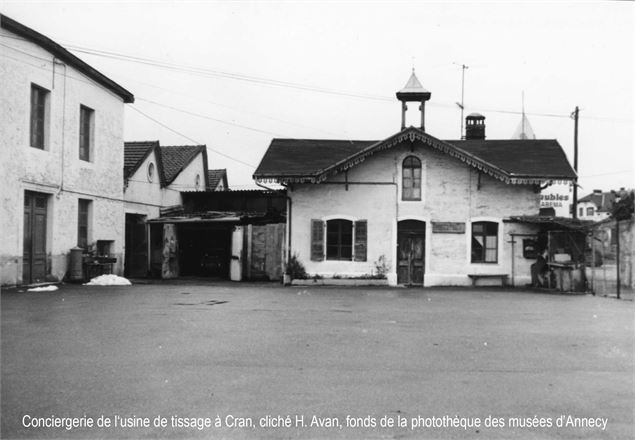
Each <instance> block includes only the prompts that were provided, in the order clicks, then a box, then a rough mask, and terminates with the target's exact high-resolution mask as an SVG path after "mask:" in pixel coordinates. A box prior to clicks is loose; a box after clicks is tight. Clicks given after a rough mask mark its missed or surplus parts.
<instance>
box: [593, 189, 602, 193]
mask: <svg viewBox="0 0 635 440" xmlns="http://www.w3.org/2000/svg"><path fill="white" fill-rule="evenodd" d="M593 193H594V194H602V190H601V189H594V190H593Z"/></svg>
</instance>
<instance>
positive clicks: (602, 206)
mask: <svg viewBox="0 0 635 440" xmlns="http://www.w3.org/2000/svg"><path fill="white" fill-rule="evenodd" d="M615 198H616V197H615V193H614V192H612V191H611V192H595V191H594V192H592V193H591V194H589V195H586V196H584V197H582V198H581V199H580V200H578V203H584V202H591V203H593V204H594V205H595V206H596V207H597V210H598V211H600V212H611V210H612V209H613V204H614V203H615Z"/></svg>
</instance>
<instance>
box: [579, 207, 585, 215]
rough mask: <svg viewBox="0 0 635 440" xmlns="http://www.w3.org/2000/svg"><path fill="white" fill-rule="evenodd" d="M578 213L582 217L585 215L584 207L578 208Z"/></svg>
mask: <svg viewBox="0 0 635 440" xmlns="http://www.w3.org/2000/svg"><path fill="white" fill-rule="evenodd" d="M578 215H579V216H580V217H582V216H583V215H584V208H580V209H578Z"/></svg>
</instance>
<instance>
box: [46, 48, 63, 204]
mask: <svg viewBox="0 0 635 440" xmlns="http://www.w3.org/2000/svg"><path fill="white" fill-rule="evenodd" d="M56 64H59V65H60V66H64V87H63V90H62V144H61V145H60V150H61V153H62V157H61V159H62V160H61V165H60V185H59V188H58V190H57V194H56V197H57V198H59V197H60V194H61V193H62V191H64V142H65V136H64V135H65V133H66V64H64V63H62V62H60V61H58V60H57V58H55V57H53V88H55V65H56ZM49 99H50V98H49ZM51 104H52V103H51V102H49V108H50V107H51ZM52 113H53V112H52V111H49V115H48V116H49V133H50V132H51V131H52V130H51V125H52V123H53V121H51V117H52Z"/></svg>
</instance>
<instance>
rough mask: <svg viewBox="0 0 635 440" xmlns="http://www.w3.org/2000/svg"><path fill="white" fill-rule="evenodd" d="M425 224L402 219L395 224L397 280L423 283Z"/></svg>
mask: <svg viewBox="0 0 635 440" xmlns="http://www.w3.org/2000/svg"><path fill="white" fill-rule="evenodd" d="M425 249H426V224H425V222H421V221H418V220H403V221H400V222H399V223H398V224H397V282H398V283H399V284H406V285H417V286H422V285H423V275H424V272H425Z"/></svg>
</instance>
